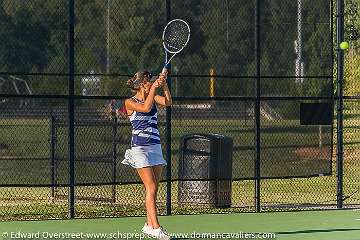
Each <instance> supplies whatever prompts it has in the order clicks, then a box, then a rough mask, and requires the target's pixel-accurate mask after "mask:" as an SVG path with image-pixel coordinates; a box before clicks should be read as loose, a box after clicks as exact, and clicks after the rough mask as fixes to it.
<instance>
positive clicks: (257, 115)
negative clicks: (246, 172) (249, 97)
mask: <svg viewBox="0 0 360 240" xmlns="http://www.w3.org/2000/svg"><path fill="white" fill-rule="evenodd" d="M255 61H256V83H255V84H256V85H255V91H256V92H255V96H256V100H255V111H254V113H255V152H256V154H255V169H254V176H255V209H256V212H260V210H261V204H260V203H261V199H260V196H261V194H260V191H261V188H260V178H261V176H260V168H261V165H260V163H261V162H260V161H261V159H260V137H261V136H260V74H261V72H260V0H255Z"/></svg>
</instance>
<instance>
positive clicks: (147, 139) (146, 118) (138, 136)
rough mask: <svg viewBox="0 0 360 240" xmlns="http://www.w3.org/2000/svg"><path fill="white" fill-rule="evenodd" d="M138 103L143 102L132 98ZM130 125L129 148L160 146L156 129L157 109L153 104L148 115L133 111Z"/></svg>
mask: <svg viewBox="0 0 360 240" xmlns="http://www.w3.org/2000/svg"><path fill="white" fill-rule="evenodd" d="M131 99H133V100H135V101H136V102H138V103H144V102H143V101H141V100H139V99H137V98H135V97H132V98H131ZM130 123H131V125H132V128H133V129H132V139H131V146H132V147H135V146H150V145H155V144H160V134H159V130H158V127H157V109H156V106H155V104H153V106H152V108H151V111H150V112H148V113H143V112H136V111H134V112H133V113H132V114H131V116H130Z"/></svg>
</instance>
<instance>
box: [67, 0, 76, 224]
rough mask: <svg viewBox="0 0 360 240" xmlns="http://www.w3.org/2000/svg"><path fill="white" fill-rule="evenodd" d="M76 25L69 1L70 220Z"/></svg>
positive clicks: (70, 210)
mask: <svg viewBox="0 0 360 240" xmlns="http://www.w3.org/2000/svg"><path fill="white" fill-rule="evenodd" d="M74 24H75V2H74V0H69V39H68V41H69V47H68V49H69V50H68V51H69V52H68V53H69V90H68V91H69V92H68V94H69V96H68V112H69V119H68V120H69V129H68V131H69V141H68V147H69V199H68V204H69V205H68V215H69V218H74V217H75V159H74V155H75V154H74V151H75V141H74V140H75V139H74V78H75V77H74V73H75V66H74V64H75V55H74V54H75V52H74V47H75V44H74V41H75V39H74Z"/></svg>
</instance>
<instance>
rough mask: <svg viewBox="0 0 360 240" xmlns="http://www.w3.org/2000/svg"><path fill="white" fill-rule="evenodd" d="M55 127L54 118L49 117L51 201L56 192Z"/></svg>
mask: <svg viewBox="0 0 360 240" xmlns="http://www.w3.org/2000/svg"><path fill="white" fill-rule="evenodd" d="M55 145H56V126H55V117H54V116H53V114H51V116H50V172H51V201H52V202H53V201H54V200H55V191H56V163H55V148H56V146H55Z"/></svg>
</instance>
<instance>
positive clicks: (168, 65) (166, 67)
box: [161, 63, 170, 73]
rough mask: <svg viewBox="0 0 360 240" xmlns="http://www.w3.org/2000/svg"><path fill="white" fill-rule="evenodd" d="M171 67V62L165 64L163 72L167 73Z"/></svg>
mask: <svg viewBox="0 0 360 240" xmlns="http://www.w3.org/2000/svg"><path fill="white" fill-rule="evenodd" d="M169 68H170V63H167V64H165V66H164V68H163V69H162V71H161V73H165V72H166V71H167V70H168V69H169Z"/></svg>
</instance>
